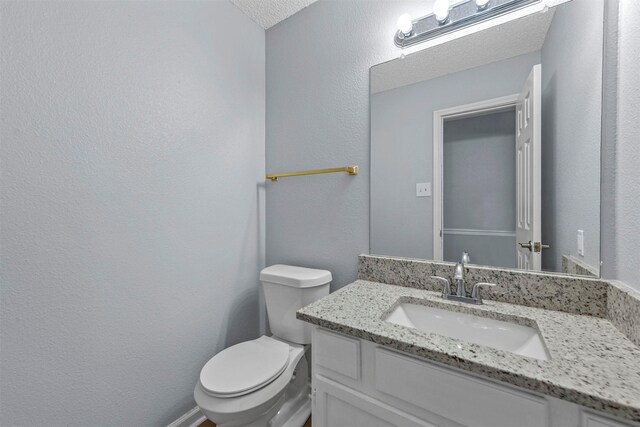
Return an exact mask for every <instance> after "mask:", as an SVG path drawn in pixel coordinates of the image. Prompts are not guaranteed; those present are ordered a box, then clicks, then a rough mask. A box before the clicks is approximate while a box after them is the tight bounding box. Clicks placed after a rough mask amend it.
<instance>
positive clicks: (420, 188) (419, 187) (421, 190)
mask: <svg viewBox="0 0 640 427" xmlns="http://www.w3.org/2000/svg"><path fill="white" fill-rule="evenodd" d="M416 197H431V183H430V182H419V183H417V184H416Z"/></svg>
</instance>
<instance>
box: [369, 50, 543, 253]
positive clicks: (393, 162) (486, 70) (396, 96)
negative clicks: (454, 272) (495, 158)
mask: <svg viewBox="0 0 640 427" xmlns="http://www.w3.org/2000/svg"><path fill="white" fill-rule="evenodd" d="M538 63H540V53H539V52H533V53H530V54H526V55H520V56H517V57H514V58H510V59H507V60H504V61H500V62H494V63H491V64H487V65H483V66H480V67H476V68H473V69H470V70H465V71H460V72H458V73H454V74H449V75H446V76H442V77H438V78H435V79H431V80H427V81H423V82H420V83H416V84H413V85H409V86H403V87H400V88H397V89H393V90H389V91H385V92H379V93H376V94H373V95H371V170H372V171H373V174H372V177H371V253H373V254H381V255H396V256H406V257H412V258H425V259H430V258H433V226H432V224H433V199H432V198H431V197H420V198H417V197H416V196H415V194H416V193H415V185H416V183H418V182H433V171H432V164H433V160H432V157H433V142H432V140H433V112H434V111H436V110H441V109H444V108H450V107H455V106H459V105H464V104H469V103H472V102H478V101H482V100H486V99H491V98H497V97H501V96H506V95H512V94H515V93H519V92H520V90H521V89H522V85H523V84H524V82H525V81H526V79H527V76H528V75H529V73H530V72H531V68H532V67H533V66H534V65H535V64H538ZM470 81H471V82H474V81H480V82H483V84H469V82H470Z"/></svg>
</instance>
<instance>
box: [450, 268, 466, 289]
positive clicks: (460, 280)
mask: <svg viewBox="0 0 640 427" xmlns="http://www.w3.org/2000/svg"><path fill="white" fill-rule="evenodd" d="M453 278H454V280H455V281H456V287H457V289H456V295H457V296H459V297H466V296H467V290H466V289H465V286H464V264H461V263H458V264H456V270H455V273H454V274H453Z"/></svg>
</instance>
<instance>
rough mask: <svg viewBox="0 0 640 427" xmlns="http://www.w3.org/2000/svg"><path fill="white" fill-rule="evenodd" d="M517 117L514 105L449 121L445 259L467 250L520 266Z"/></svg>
mask: <svg viewBox="0 0 640 427" xmlns="http://www.w3.org/2000/svg"><path fill="white" fill-rule="evenodd" d="M515 123H516V118H515V108H512V109H511V110H509V111H502V112H498V113H492V114H486V115H482V116H474V117H467V118H463V119H457V120H448V121H445V123H444V129H443V136H444V138H443V139H444V143H443V153H442V163H443V171H442V179H443V185H442V187H443V195H442V199H443V218H444V229H445V230H444V233H445V234H444V236H443V259H444V260H445V261H453V262H457V261H459V260H460V254H461V253H462V252H463V251H464V252H468V253H469V255H470V257H471V261H472V262H473V263H474V264H482V265H495V266H498V267H511V268H514V267H516V251H515V247H516V238H515V229H516V212H515V210H516V188H515V186H514V185H513V183H514V182H515V180H516V178H515V176H516V162H515V159H516V144H515V140H516V134H515V133H516V128H515ZM448 229H463V230H464V229H466V230H469V229H471V230H482V231H508V232H511V234H512V235H506V236H505V235H492V234H484V235H483V234H479V235H476V234H464V235H456V234H449V233H448ZM486 248H491V250H490V251H487V250H486Z"/></svg>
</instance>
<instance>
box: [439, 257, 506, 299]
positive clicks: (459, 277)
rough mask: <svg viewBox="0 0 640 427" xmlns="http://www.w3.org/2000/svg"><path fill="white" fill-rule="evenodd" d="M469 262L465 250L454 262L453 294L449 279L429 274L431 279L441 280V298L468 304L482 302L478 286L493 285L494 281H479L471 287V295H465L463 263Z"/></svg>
mask: <svg viewBox="0 0 640 427" xmlns="http://www.w3.org/2000/svg"><path fill="white" fill-rule="evenodd" d="M468 262H469V254H468V253H466V252H463V253H462V260H461V262H459V263H457V264H456V267H455V270H454V273H453V279H454V280H455V281H456V286H457V289H456V293H455V295H454V294H453V293H452V292H451V283H450V282H449V279H446V278H444V277H440V276H431V278H432V279H434V280H438V281H439V282H442V284H443V289H442V298H444V299H446V300H451V301H459V302H466V303H469V304H482V298H481V297H480V287H482V286H495V284H494V283H486V282H480V283H476V284H475V285H473V289H472V290H471V296H467V290H466V289H465V284H464V265H465V264H467V263H468Z"/></svg>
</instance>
